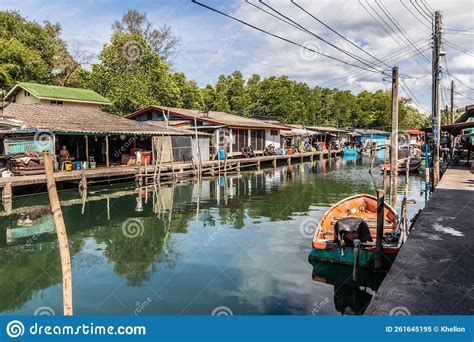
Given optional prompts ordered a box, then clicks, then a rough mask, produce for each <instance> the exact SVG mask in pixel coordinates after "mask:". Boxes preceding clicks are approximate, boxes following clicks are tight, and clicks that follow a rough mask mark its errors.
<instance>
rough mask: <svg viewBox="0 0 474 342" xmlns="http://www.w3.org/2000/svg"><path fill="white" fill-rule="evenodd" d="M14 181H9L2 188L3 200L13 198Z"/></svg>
mask: <svg viewBox="0 0 474 342" xmlns="http://www.w3.org/2000/svg"><path fill="white" fill-rule="evenodd" d="M12 193H13V192H12V182H8V183H7V184H5V186H4V187H3V190H2V200H3V201H11V199H12Z"/></svg>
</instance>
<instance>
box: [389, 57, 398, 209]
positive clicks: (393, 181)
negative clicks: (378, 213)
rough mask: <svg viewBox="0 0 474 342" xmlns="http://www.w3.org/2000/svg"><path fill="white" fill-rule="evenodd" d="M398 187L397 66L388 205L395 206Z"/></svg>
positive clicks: (393, 97)
mask: <svg viewBox="0 0 474 342" xmlns="http://www.w3.org/2000/svg"><path fill="white" fill-rule="evenodd" d="M397 187H398V67H397V66H396V67H393V69H392V134H390V205H391V206H392V207H394V208H395V207H396V206H397Z"/></svg>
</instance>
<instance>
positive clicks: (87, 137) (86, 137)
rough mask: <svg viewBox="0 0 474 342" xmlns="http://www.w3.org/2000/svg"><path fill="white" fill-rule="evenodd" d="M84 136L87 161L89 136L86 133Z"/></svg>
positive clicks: (87, 158) (87, 159)
mask: <svg viewBox="0 0 474 342" xmlns="http://www.w3.org/2000/svg"><path fill="white" fill-rule="evenodd" d="M84 138H85V139H86V161H89V136H88V135H85V136H84Z"/></svg>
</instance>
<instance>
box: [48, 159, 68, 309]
mask: <svg viewBox="0 0 474 342" xmlns="http://www.w3.org/2000/svg"><path fill="white" fill-rule="evenodd" d="M43 160H44V168H45V171H46V182H47V185H48V195H49V201H50V203H51V211H52V212H53V217H54V224H55V226H56V234H57V236H58V243H59V254H60V256H61V270H62V274H63V310H64V315H65V316H72V314H73V308H72V274H71V256H70V255H69V242H68V238H67V233H66V226H65V224H64V218H63V214H62V211H61V205H60V203H59V197H58V192H57V190H56V182H55V180H54V173H53V172H54V165H53V160H52V158H51V154H50V153H49V152H47V151H44V152H43Z"/></svg>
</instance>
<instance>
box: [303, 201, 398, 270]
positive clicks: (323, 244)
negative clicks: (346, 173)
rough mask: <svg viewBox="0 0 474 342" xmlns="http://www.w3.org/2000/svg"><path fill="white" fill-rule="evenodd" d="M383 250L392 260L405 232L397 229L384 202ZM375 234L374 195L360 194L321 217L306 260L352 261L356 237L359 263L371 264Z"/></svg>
mask: <svg viewBox="0 0 474 342" xmlns="http://www.w3.org/2000/svg"><path fill="white" fill-rule="evenodd" d="M383 224H384V228H383V233H384V234H383V240H382V253H383V254H384V256H385V258H383V259H384V260H386V261H393V260H394V259H395V257H396V255H397V254H398V251H399V250H400V247H401V244H402V241H403V236H402V234H404V232H403V231H402V230H399V226H398V215H397V212H396V211H395V209H393V208H392V207H391V206H390V205H388V204H387V203H385V205H384V217H383ZM376 235H377V198H376V197H375V196H372V195H368V194H359V195H355V196H351V197H348V198H345V199H343V200H342V201H340V202H338V203H336V204H335V205H333V206H332V207H331V208H330V209H329V210H328V211H326V213H325V214H324V215H323V217H322V218H321V221H320V222H319V224H318V227H317V228H316V231H315V233H314V236H313V243H312V247H313V248H312V249H311V253H310V255H309V259H310V261H311V260H319V261H324V262H332V263H339V264H347V265H353V264H354V241H355V240H359V241H360V243H361V245H360V252H359V260H358V264H359V266H365V267H372V266H373V262H374V259H375V251H376Z"/></svg>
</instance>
